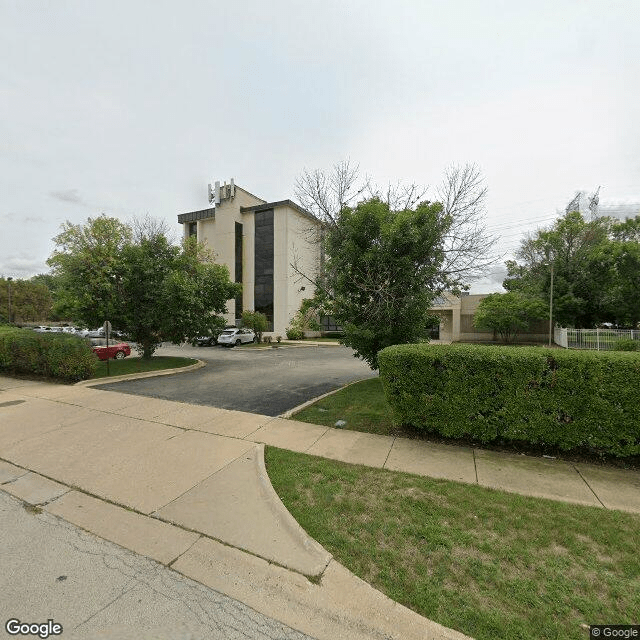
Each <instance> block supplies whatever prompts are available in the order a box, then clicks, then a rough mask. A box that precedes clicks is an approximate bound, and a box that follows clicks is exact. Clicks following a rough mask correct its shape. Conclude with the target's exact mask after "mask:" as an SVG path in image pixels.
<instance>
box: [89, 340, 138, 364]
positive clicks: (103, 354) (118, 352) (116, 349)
mask: <svg viewBox="0 0 640 640" xmlns="http://www.w3.org/2000/svg"><path fill="white" fill-rule="evenodd" d="M92 349H93V353H95V354H96V355H97V356H98V359H100V360H109V358H115V359H116V360H122V358H126V357H127V356H130V355H131V347H130V346H129V345H128V344H127V343H126V342H118V343H116V344H110V345H109V346H108V347H106V346H96V347H92Z"/></svg>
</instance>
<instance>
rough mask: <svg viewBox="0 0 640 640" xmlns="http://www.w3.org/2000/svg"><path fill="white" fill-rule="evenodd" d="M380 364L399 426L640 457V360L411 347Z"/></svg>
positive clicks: (387, 354)
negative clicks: (639, 455) (638, 455)
mask: <svg viewBox="0 0 640 640" xmlns="http://www.w3.org/2000/svg"><path fill="white" fill-rule="evenodd" d="M378 358H379V363H380V378H381V379H382V383H383V386H384V391H385V396H386V398H387V401H388V402H389V404H390V406H391V408H392V411H393V416H394V420H395V422H396V423H397V424H405V425H412V426H414V427H417V428H419V429H425V430H428V431H433V432H436V433H439V434H441V435H443V436H447V437H453V438H459V437H470V438H472V439H474V440H478V441H480V442H483V443H488V442H498V441H514V442H517V441H521V442H528V443H533V444H536V445H543V446H551V447H557V448H558V449H561V450H565V451H567V450H571V449H578V448H583V447H584V448H587V449H588V450H590V451H592V452H596V453H607V454H612V455H615V456H629V455H637V454H640V357H639V356H638V354H635V353H624V352H615V353H613V352H589V351H565V350H559V349H558V350H555V349H544V348H539V347H492V346H478V345H428V344H419V345H418V344H411V345H397V346H394V347H388V348H387V349H383V350H382V351H381V352H380V353H379V355H378Z"/></svg>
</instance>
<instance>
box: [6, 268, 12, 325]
mask: <svg viewBox="0 0 640 640" xmlns="http://www.w3.org/2000/svg"><path fill="white" fill-rule="evenodd" d="M12 280H13V278H12V277H11V276H8V277H7V287H8V289H9V324H11V281H12Z"/></svg>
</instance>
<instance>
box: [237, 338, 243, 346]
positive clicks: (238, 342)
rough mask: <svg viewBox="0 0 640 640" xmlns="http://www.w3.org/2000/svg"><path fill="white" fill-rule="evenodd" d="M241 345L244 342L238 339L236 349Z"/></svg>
mask: <svg viewBox="0 0 640 640" xmlns="http://www.w3.org/2000/svg"><path fill="white" fill-rule="evenodd" d="M239 344H242V341H241V340H240V338H238V339H237V340H236V347H237V346H238V345H239Z"/></svg>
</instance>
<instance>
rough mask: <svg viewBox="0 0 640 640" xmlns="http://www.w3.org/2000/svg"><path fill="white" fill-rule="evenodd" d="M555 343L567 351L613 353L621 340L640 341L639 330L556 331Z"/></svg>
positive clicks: (557, 328) (556, 329)
mask: <svg viewBox="0 0 640 640" xmlns="http://www.w3.org/2000/svg"><path fill="white" fill-rule="evenodd" d="M553 337H554V342H555V343H556V344H558V345H560V346H561V347H564V348H565V349H594V350H596V351H611V350H612V349H613V348H614V345H615V344H616V342H618V340H620V339H621V338H627V339H631V340H638V341H640V331H638V330H637V329H565V328H562V327H556V328H555V329H554V336H553Z"/></svg>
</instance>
